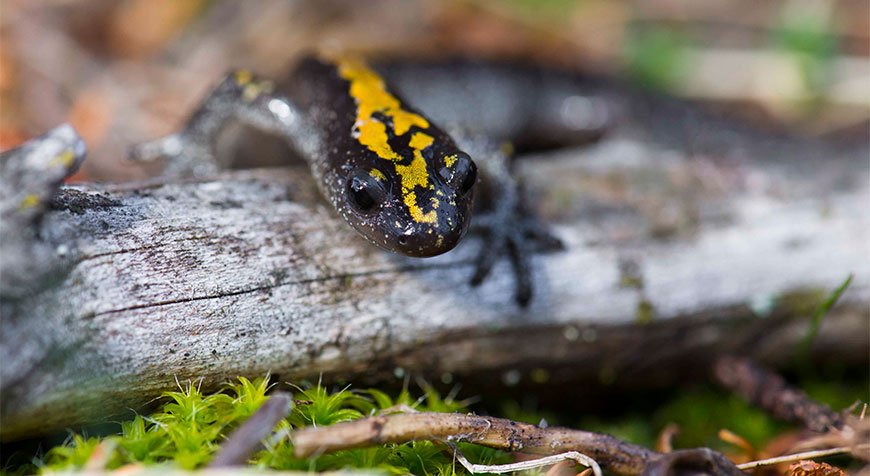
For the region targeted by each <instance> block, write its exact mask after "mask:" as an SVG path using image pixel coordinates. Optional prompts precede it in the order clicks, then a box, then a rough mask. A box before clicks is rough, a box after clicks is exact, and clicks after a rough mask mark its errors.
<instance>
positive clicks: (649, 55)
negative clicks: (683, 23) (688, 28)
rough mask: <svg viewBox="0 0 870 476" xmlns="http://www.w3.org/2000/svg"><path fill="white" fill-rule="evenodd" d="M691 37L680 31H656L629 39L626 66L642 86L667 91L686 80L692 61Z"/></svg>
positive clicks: (631, 76) (632, 35)
mask: <svg viewBox="0 0 870 476" xmlns="http://www.w3.org/2000/svg"><path fill="white" fill-rule="evenodd" d="M688 44H689V42H688V39H687V37H686V36H685V35H684V34H683V33H682V32H680V31H679V30H676V29H669V28H655V29H651V30H643V31H636V32H633V33H631V34H629V35H628V36H627V41H626V45H625V64H626V67H627V68H628V76H629V77H630V78H632V79H633V80H634V81H635V82H637V83H638V84H639V85H641V86H643V87H646V88H649V89H653V90H661V91H667V90H671V89H673V88H674V87H676V86H678V85H679V84H680V82H681V81H682V80H683V78H685V77H686V73H687V71H688V67H689V65H690V58H689V53H688V47H687V46H688Z"/></svg>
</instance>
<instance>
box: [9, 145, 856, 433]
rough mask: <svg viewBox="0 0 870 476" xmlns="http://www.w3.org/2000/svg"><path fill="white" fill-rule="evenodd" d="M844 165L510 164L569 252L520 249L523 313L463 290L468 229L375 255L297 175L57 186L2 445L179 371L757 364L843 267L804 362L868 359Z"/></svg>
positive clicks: (587, 160)
mask: <svg viewBox="0 0 870 476" xmlns="http://www.w3.org/2000/svg"><path fill="white" fill-rule="evenodd" d="M862 154H864V152H859V153H858V154H857V155H856V154H855V153H848V154H832V155H830V156H826V157H825V158H824V160H815V161H809V160H795V161H789V160H783V159H786V158H787V157H782V156H779V157H774V158H771V160H766V158H765V160H761V159H759V160H747V159H746V158H741V157H727V158H725V159H723V158H722V157H692V158H687V157H686V156H685V155H681V154H679V153H676V152H673V151H664V150H660V149H656V148H654V147H651V146H649V145H648V144H645V143H643V142H637V141H631V140H627V139H625V138H621V137H612V138H608V139H606V140H605V141H603V142H602V143H600V144H597V145H595V146H593V147H589V148H582V149H569V150H565V151H561V152H556V153H551V154H549V155H548V156H546V157H538V158H533V159H529V160H527V161H522V162H521V163H520V164H519V167H518V168H519V173H520V175H521V176H522V177H524V178H525V181H526V183H527V185H528V187H527V188H528V189H529V191H530V196H531V197H533V200H531V201H530V203H531V204H533V205H534V206H533V207H532V208H536V209H537V210H538V211H539V212H540V213H541V214H542V215H543V216H544V217H545V218H546V219H547V220H548V221H549V222H550V223H553V226H554V231H555V232H556V233H557V234H558V235H559V236H560V237H561V238H562V239H563V240H564V241H565V243H566V245H567V248H566V250H565V251H564V252H557V253H552V254H547V255H539V256H537V257H536V261H535V265H536V271H535V280H534V282H535V283H536V289H535V296H534V298H533V301H532V304H531V306H530V307H528V308H526V309H523V308H519V307H517V306H516V305H515V304H514V302H513V300H512V298H511V296H512V294H513V281H512V276H511V273H510V268H509V265H508V264H507V263H500V264H499V265H497V266H496V269H495V272H494V276H493V277H492V278H490V279H489V280H488V281H486V282H485V283H484V284H483V285H482V286H480V287H479V288H470V287H469V286H468V284H467V281H468V279H469V277H470V275H471V270H472V262H473V258H474V254H475V251H476V249H477V247H478V246H479V245H480V243H479V242H478V241H477V240H475V239H474V238H469V239H467V240H466V242H464V243H463V244H461V245H460V246H459V247H458V248H457V249H456V250H454V251H451V252H450V253H447V254H446V255H443V256H440V257H437V258H432V259H425V260H420V259H411V258H403V257H399V256H395V255H392V254H389V253H386V252H383V251H381V250H379V249H376V248H374V247H372V246H371V245H369V244H367V243H366V242H364V241H363V240H362V239H361V238H359V237H358V236H356V235H355V233H354V232H353V231H352V230H351V229H350V228H349V227H348V226H346V224H345V223H344V222H343V221H342V220H341V219H340V218H339V217H337V216H336V215H335V214H334V213H333V212H332V211H331V210H330V209H329V207H328V206H327V205H326V204H325V203H322V202H321V201H320V200H319V199H318V196H317V194H316V191H315V190H314V188H313V185H312V184H311V183H310V182H309V181H308V179H307V176H306V175H305V173H304V172H303V173H300V171H299V170H295V169H292V168H284V169H260V170H248V171H235V172H227V173H224V174H221V175H219V176H216V177H214V178H213V179H209V180H199V181H179V180H174V181H162V182H159V181H156V182H150V183H130V184H119V185H100V184H78V185H74V186H65V187H63V188H61V189H60V191H59V193H58V195H57V196H56V197H55V199H54V201H53V204H54V207H53V208H54V209H52V210H49V211H47V212H46V213H45V215H44V216H42V218H41V220H40V222H39V223H38V224H37V225H35V226H36V228H35V229H36V230H37V232H36V233H34V236H35V237H36V238H35V239H36V240H37V241H38V242H39V244H40V246H39V250H42V251H39V252H40V253H53V254H52V256H53V258H52V259H56V260H59V261H58V263H60V265H61V266H60V267H59V268H58V272H57V273H56V275H54V276H53V278H54V279H45V280H42V281H40V282H38V283H35V284H34V290H32V291H30V292H29V293H26V294H24V295H16V296H12V297H9V296H7V295H6V294H5V292H4V294H3V297H4V298H3V303H2V312H3V316H2V317H3V326H2V336H0V357H2V360H3V364H2V367H0V379H2V383H3V386H2V391H0V398H2V403H0V405H2V408H0V411H2V421H3V425H2V439H3V440H11V439H16V438H21V437H25V436H28V435H34V434H38V433H40V432H45V431H47V430H50V429H53V428H59V427H63V426H67V425H76V424H82V423H86V422H92V421H95V420H98V419H104V418H108V417H110V416H113V415H117V414H122V413H127V414H129V410H128V409H129V408H141V407H142V406H143V405H145V404H147V403H148V402H150V401H152V400H153V399H154V398H155V397H156V396H158V395H160V393H161V392H162V391H165V390H168V389H171V388H173V387H175V385H176V380H187V379H197V380H198V379H202V385H203V387H204V388H214V387H215V386H216V385H217V384H219V383H220V382H221V381H223V380H224V379H227V378H232V377H236V376H239V375H244V376H261V375H264V374H266V373H267V372H271V373H272V374H273V375H275V374H277V375H280V378H281V379H282V380H293V379H300V378H305V377H317V376H318V375H320V374H325V375H326V376H327V377H334V378H338V377H341V378H348V379H352V378H360V377H368V378H376V377H378V376H386V375H392V373H393V371H394V370H395V368H396V367H401V368H403V369H405V370H408V371H413V372H415V373H419V374H424V375H430V376H433V375H438V376H440V375H443V374H445V373H449V374H451V375H454V376H462V375H475V376H483V375H490V376H491V375H496V376H499V377H504V378H505V381H507V382H508V383H514V382H516V381H517V380H518V379H523V378H527V376H528V375H533V376H535V378H536V379H540V378H541V376H542V375H544V374H542V372H539V371H537V370H536V369H545V370H546V371H547V375H549V376H550V378H551V379H590V378H591V379H596V380H599V379H603V380H605V381H608V382H611V381H613V380H617V381H618V380H622V379H628V380H631V381H635V382H641V381H650V380H657V381H673V378H675V376H677V375H682V374H684V372H685V371H687V370H698V369H700V368H703V367H705V366H706V365H708V364H709V363H710V362H711V361H712V360H713V358H715V356H717V355H719V354H720V353H722V352H736V353H739V354H743V355H749V356H753V357H755V358H757V359H759V360H760V361H762V362H764V363H766V364H768V365H774V366H775V365H778V364H782V363H783V362H787V361H788V360H789V359H791V358H792V357H793V356H794V353H795V351H796V349H798V348H799V347H800V346H799V345H798V344H799V343H800V342H801V341H802V340H803V339H804V337H805V335H806V332H807V329H808V325H807V319H804V318H806V317H808V315H809V313H811V312H812V309H813V306H812V305H811V306H809V307H807V306H801V305H798V304H795V303H796V302H799V301H800V299H799V298H801V297H813V299H811V300H810V302H812V303H817V302H818V295H819V294H820V293H823V292H824V290H829V289H832V288H834V287H836V286H837V285H839V284H840V283H841V282H842V281H843V280H844V279H845V278H846V277H847V275H849V274H850V273H853V274H854V279H853V282H852V284H851V286H850V287H849V289H848V290H847V291H846V292H845V294H844V295H843V298H842V299H841V302H840V303H839V304H838V305H837V306H835V307H834V309H832V310H831V312H830V313H829V315H828V316H827V317H826V319H825V321H824V322H823V323H822V326H821V329H820V331H819V333H818V335H816V336H815V341H814V346H813V350H814V351H815V353H816V354H817V355H824V356H827V357H829V358H834V359H841V360H843V361H845V362H853V363H855V362H858V363H863V362H865V361H866V359H867V356H868V348H870V342H868V341H870V330H868V313H867V304H868V302H870V262H868V260H867V256H868V243H870V240H868V238H870V210H868V207H867V203H868V202H867V198H868V197H867V190H868V179H870V176H868V164H867V161H866V156H862ZM4 246H5V245H4ZM2 251H4V252H6V251H7V250H6V249H3V250H2ZM17 262H18V261H11V262H8V263H12V264H4V268H3V269H2V272H3V273H4V275H6V274H7V273H16V272H17V270H16V269H14V266H15V265H14V263H17ZM3 263H7V261H3ZM4 282H5V281H4Z"/></svg>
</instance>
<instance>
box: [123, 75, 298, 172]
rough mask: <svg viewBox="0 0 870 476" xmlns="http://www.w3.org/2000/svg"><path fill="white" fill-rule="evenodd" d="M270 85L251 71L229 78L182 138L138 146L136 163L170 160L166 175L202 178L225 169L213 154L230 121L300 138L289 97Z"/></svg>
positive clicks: (171, 137)
mask: <svg viewBox="0 0 870 476" xmlns="http://www.w3.org/2000/svg"><path fill="white" fill-rule="evenodd" d="M272 91H273V85H272V82H271V81H264V80H261V79H258V78H256V77H254V76H253V75H252V74H251V73H250V72H249V71H245V70H240V71H236V72H233V73H230V74H229V75H227V76H226V78H224V79H223V81H221V82H220V83H219V84H218V85H217V87H216V88H215V89H214V90H213V91H212V93H211V94H210V95H209V96H208V97H207V98H206V99H205V101H203V103H202V104H201V105H200V107H199V108H198V109H197V110H196V112H195V113H194V114H193V116H192V117H191V118H190V120H189V121H188V123H187V125H186V126H185V127H184V129H183V130H182V131H181V132H178V133H175V134H171V135H168V136H166V137H163V138H160V139H157V140H153V141H149V142H144V143H141V144H137V145H135V146H133V147H132V148H131V150H130V158H131V159H133V160H137V161H152V160H156V159H160V158H164V159H166V163H165V168H164V171H163V175H165V176H195V177H202V176H207V175H210V174H213V173H214V172H216V171H218V170H220V169H221V168H222V164H220V163H218V160H217V158H216V155H215V152H214V144H215V143H216V140H217V137H218V134H220V132H221V130H222V129H223V127H224V126H225V125H226V124H228V123H229V121H230V120H233V119H235V120H239V121H242V122H245V123H247V124H249V125H252V126H253V127H255V128H257V129H260V130H263V131H267V132H273V133H276V134H278V135H281V136H284V137H285V138H286V139H287V140H292V139H293V138H294V137H295V135H296V134H297V133H298V123H299V120H298V116H299V114H298V113H297V110H296V108H295V107H294V105H293V104H292V103H291V102H290V101H289V100H288V99H287V98H285V97H283V96H280V95H276V94H273V92H272Z"/></svg>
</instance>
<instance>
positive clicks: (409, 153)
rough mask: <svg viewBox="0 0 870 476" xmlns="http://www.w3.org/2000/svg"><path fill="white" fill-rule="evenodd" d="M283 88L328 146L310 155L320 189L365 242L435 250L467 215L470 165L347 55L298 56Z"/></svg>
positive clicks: (420, 253)
mask: <svg viewBox="0 0 870 476" xmlns="http://www.w3.org/2000/svg"><path fill="white" fill-rule="evenodd" d="M289 83H290V84H291V85H292V86H291V87H290V89H289V90H288V91H287V92H288V94H289V97H290V99H291V100H292V101H293V103H294V104H296V106H297V107H299V108H300V109H301V111H302V112H303V113H304V115H305V117H306V118H307V121H308V122H309V125H310V127H312V128H313V129H314V130H317V131H320V134H321V140H322V142H323V143H324V144H328V146H326V147H324V152H325V154H324V155H323V156H320V157H310V156H309V157H308V158H307V160H308V161H309V164H310V165H311V166H312V169H313V171H314V173H315V176H317V177H319V185H320V188H321V191H322V192H323V194H324V195H325V196H326V197H327V198H328V199H329V200H330V201H331V202H332V204H333V206H334V207H335V209H336V210H337V211H338V212H339V214H341V215H342V217H344V219H345V220H346V221H347V223H348V224H349V225H350V226H352V227H353V228H354V229H356V230H357V231H358V232H359V233H360V234H361V235H362V236H364V237H365V238H366V239H367V240H369V241H371V242H372V243H374V244H376V245H378V246H380V247H382V248H384V249H387V250H390V251H393V252H396V253H401V254H404V255H407V256H414V257H426V256H435V255H438V254H441V253H444V252H447V251H449V250H451V249H452V248H453V247H455V246H456V244H457V243H459V241H460V239H462V237H463V235H465V232H466V231H467V230H468V224H469V222H470V220H471V207H472V203H473V188H474V184H475V182H476V180H477V167H476V165H475V164H474V162H473V161H472V159H471V158H470V157H469V155H468V154H466V153H465V152H463V151H461V150H460V149H459V148H458V147H457V146H456V144H455V143H454V141H453V139H451V138H450V136H449V135H447V134H446V133H445V132H444V131H442V130H441V129H440V128H438V127H437V126H436V125H435V124H433V123H432V121H431V120H429V119H428V118H427V117H426V116H425V115H424V114H423V113H421V112H420V111H417V110H416V109H414V108H412V107H411V106H409V105H408V104H407V103H406V102H405V101H403V100H402V99H401V98H399V97H398V96H397V95H396V94H395V93H393V92H391V91H389V89H388V88H387V85H386V84H385V83H384V81H383V80H382V79H381V78H380V76H378V75H377V74H376V73H375V72H374V71H372V70H371V69H369V68H368V67H367V66H366V65H365V64H364V63H362V62H361V61H358V60H354V59H345V58H341V59H337V60H335V61H332V62H325V61H320V60H316V59H307V60H304V61H303V62H302V63H301V64H300V65H299V66H298V67H297V69H296V71H295V73H294V74H293V76H292V78H291V80H290V81H289Z"/></svg>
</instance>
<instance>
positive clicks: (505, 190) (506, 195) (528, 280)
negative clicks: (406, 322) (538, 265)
mask: <svg viewBox="0 0 870 476" xmlns="http://www.w3.org/2000/svg"><path fill="white" fill-rule="evenodd" d="M460 140H462V139H460ZM463 142H465V143H463V147H465V148H466V150H473V151H475V152H473V153H472V156H473V157H474V160H475V162H476V163H477V164H478V167H479V168H480V170H481V172H482V176H483V180H485V181H486V182H487V183H486V185H488V189H489V195H490V196H489V197H481V198H484V199H487V198H488V199H489V200H486V201H488V202H491V204H490V206H489V209H488V210H485V211H484V213H477V212H476V213H475V215H474V217H473V218H472V221H471V230H472V231H473V232H475V233H478V234H480V235H481V236H482V237H483V243H484V245H483V246H482V247H481V250H480V254H479V255H478V258H477V262H476V264H475V270H474V274H473V276H472V278H471V284H472V285H473V286H477V285H479V284H480V283H482V282H483V280H484V279H486V277H487V276H488V275H489V274H490V272H491V271H492V268H493V266H494V265H495V263H496V261H498V259H499V258H500V257H502V256H507V257H508V258H509V259H510V262H511V265H512V267H513V271H514V277H515V280H516V291H515V296H514V297H515V299H516V302H517V303H518V304H519V305H520V306H526V305H528V303H529V301H530V300H531V298H532V294H533V288H534V285H533V283H532V275H533V273H532V254H533V253H535V252H546V251H556V250H561V249H563V248H564V245H563V244H562V241H561V240H559V239H558V238H557V237H555V236H554V235H553V234H551V233H550V231H549V229H548V227H547V226H546V225H545V224H543V223H542V222H541V221H540V220H538V219H537V218H535V217H534V216H533V215H532V214H531V213H530V211H529V210H528V208H527V207H526V206H524V203H525V201H524V200H523V191H522V187H520V185H519V184H518V183H517V180H516V178H515V177H514V176H513V174H512V173H511V171H510V159H509V158H508V156H507V154H506V153H505V152H504V151H503V150H502V149H501V148H500V147H498V146H497V145H495V146H494V145H492V144H490V145H485V144H484V143H481V142H479V141H471V142H473V143H469V141H468V140H465V141H463Z"/></svg>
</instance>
